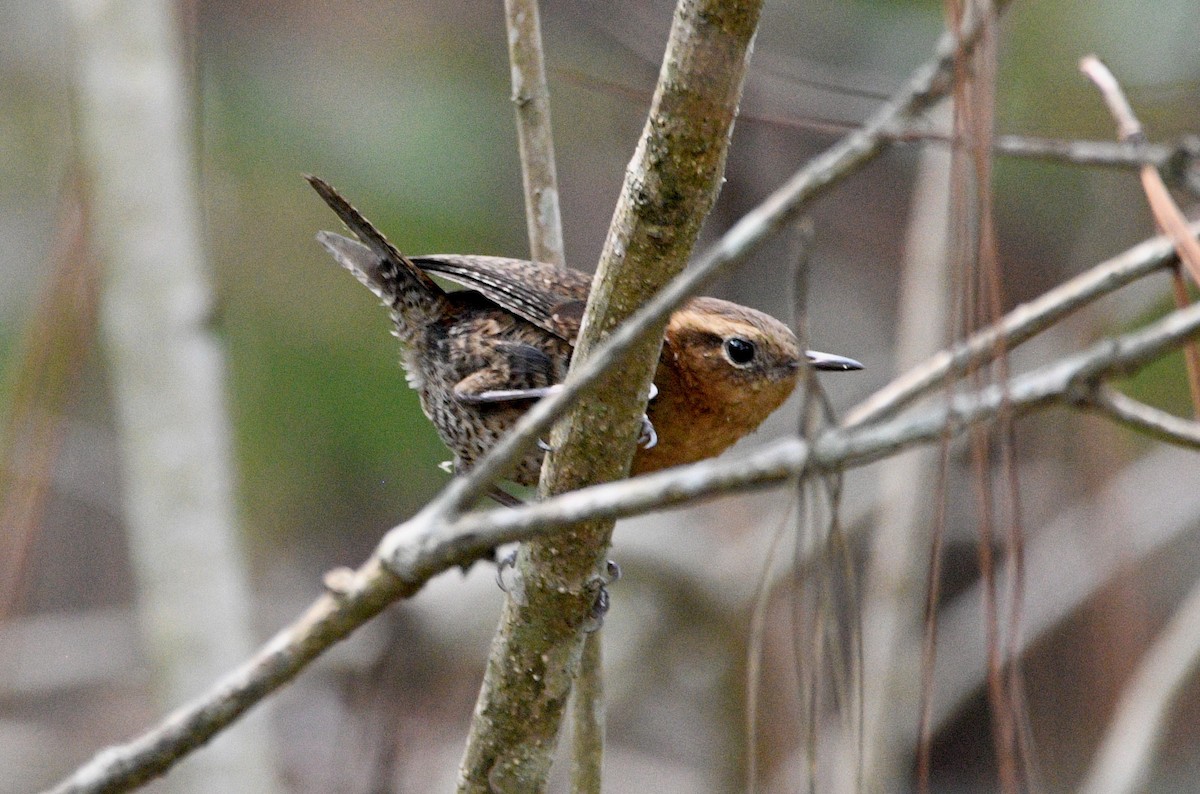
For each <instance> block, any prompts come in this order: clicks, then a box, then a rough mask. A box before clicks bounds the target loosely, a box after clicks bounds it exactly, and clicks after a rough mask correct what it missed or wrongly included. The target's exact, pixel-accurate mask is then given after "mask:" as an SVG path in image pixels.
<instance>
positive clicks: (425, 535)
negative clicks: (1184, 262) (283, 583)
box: [53, 306, 1200, 792]
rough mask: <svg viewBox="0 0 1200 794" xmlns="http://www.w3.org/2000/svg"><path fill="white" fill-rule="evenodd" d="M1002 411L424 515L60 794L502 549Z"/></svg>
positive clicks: (1125, 344)
mask: <svg viewBox="0 0 1200 794" xmlns="http://www.w3.org/2000/svg"><path fill="white" fill-rule="evenodd" d="M1198 332H1200V306H1192V307H1189V308H1188V309H1186V310H1182V311H1177V312H1174V313H1173V314H1171V315H1169V316H1167V317H1165V318H1163V319H1162V320H1160V321H1158V322H1157V323H1155V324H1154V325H1152V326H1149V327H1147V328H1145V329H1142V330H1140V331H1138V332H1135V333H1132V334H1129V335H1127V336H1125V337H1121V338H1119V339H1113V340H1106V341H1104V342H1101V343H1099V344H1098V345H1096V346H1095V347H1093V348H1092V349H1091V350H1089V351H1087V352H1085V353H1082V354H1079V355H1077V356H1075V357H1073V358H1071V359H1068V360H1066V361H1063V362H1060V363H1057V364H1053V365H1049V366H1047V367H1044V368H1042V369H1040V370H1037V371H1035V372H1033V373H1029V374H1027V375H1022V376H1020V377H1017V378H1014V379H1013V381H1012V382H1011V383H1009V384H1007V385H1006V386H1005V387H1004V388H1006V389H1007V391H1008V398H1007V399H1008V401H1009V405H1010V407H1011V408H1012V409H1014V410H1016V411H1018V412H1025V411H1030V410H1034V409H1035V408H1037V407H1038V406H1044V405H1047V404H1053V403H1055V402H1057V401H1061V400H1063V399H1068V400H1071V401H1076V400H1081V399H1082V400H1086V395H1087V393H1088V390H1089V389H1090V388H1091V387H1090V386H1089V385H1088V384H1092V383H1094V382H1095V379H1096V378H1098V377H1103V376H1105V375H1107V374H1108V373H1110V372H1116V371H1124V370H1126V369H1128V368H1130V367H1135V366H1138V365H1140V364H1142V363H1145V361H1147V360H1148V359H1149V358H1151V357H1153V356H1154V355H1157V354H1159V353H1161V352H1163V351H1164V350H1166V349H1168V348H1170V347H1171V346H1172V345H1175V344H1178V343H1179V341H1180V340H1181V339H1183V338H1185V337H1186V336H1187V335H1188V334H1193V335H1194V334H1196V333H1198ZM1001 404H1002V389H1001V387H999V386H993V387H991V388H989V389H987V390H985V391H984V392H982V393H979V394H974V395H961V396H959V397H957V398H956V399H955V400H954V401H953V402H952V403H950V404H948V405H942V406H937V407H934V408H930V409H927V410H925V411H922V412H919V413H917V414H915V415H914V416H912V417H900V418H897V419H893V420H891V421H890V422H888V423H887V424H884V425H880V426H877V427H874V426H873V427H863V428H850V429H832V430H827V431H825V432H824V433H822V434H821V435H820V436H819V437H818V438H817V440H816V442H815V443H814V445H813V446H812V447H811V448H810V447H809V446H808V445H807V444H805V443H804V442H802V441H799V440H798V439H790V440H785V441H781V442H778V443H776V444H772V445H769V446H768V447H766V448H764V449H763V450H762V451H760V452H758V453H756V454H754V455H752V456H749V457H747V458H745V459H742V460H736V461H704V462H701V463H697V464H693V465H691V466H688V467H685V468H681V469H673V470H668V471H663V472H659V473H656V474H652V475H647V476H644V477H637V478H634V479H632V480H627V481H624V482H619V483H609V484H605V485H598V486H594V487H591V488H585V489H583V490H580V491H576V492H573V493H570V494H564V495H562V496H558V497H554V498H553V499H551V500H548V501H546V502H543V503H538V504H531V505H527V506H525V507H522V508H517V509H505V510H497V511H491V512H487V513H477V514H475V513H473V514H470V515H466V516H462V517H461V518H459V519H458V520H457V521H455V522H454V523H444V522H442V523H431V522H430V521H429V520H428V519H427V517H426V516H425V514H421V515H418V516H417V517H415V518H414V519H412V520H410V521H409V522H407V523H405V524H403V525H401V526H399V527H397V528H396V529H394V530H392V531H391V532H390V533H389V538H388V545H389V547H390V548H391V549H392V550H393V565H394V566H395V568H396V570H397V573H395V574H393V573H389V571H388V570H387V569H386V568H384V566H383V565H382V563H381V561H380V560H379V559H378V558H377V557H375V558H372V559H371V560H370V561H369V562H368V563H366V564H365V565H364V566H363V567H362V569H360V570H359V571H350V570H348V569H342V570H340V571H337V572H335V574H334V575H331V576H330V577H328V583H329V586H330V587H331V590H332V591H333V592H332V594H330V595H326V596H323V597H322V598H320V599H318V600H317V601H316V602H315V603H314V604H313V605H312V607H310V608H309V610H308V611H307V612H306V613H305V614H304V615H303V616H302V617H301V618H300V619H299V620H298V621H296V622H295V623H294V624H293V625H291V626H289V627H288V628H286V629H284V630H283V631H281V632H280V633H279V634H277V635H276V636H275V637H274V638H273V639H272V640H271V641H270V642H269V643H267V645H266V646H264V647H263V649H262V650H260V651H259V652H258V653H257V654H256V655H255V656H254V657H253V658H252V659H250V660H249V661H248V662H246V663H245V664H243V665H242V666H240V667H239V668H238V669H236V670H234V671H233V672H231V673H230V674H229V675H227V676H225V677H223V678H222V679H221V680H220V681H218V682H217V684H216V685H214V687H213V688H212V689H211V690H210V691H209V692H207V693H205V694H204V695H203V696H201V697H199V698H197V699H196V700H194V701H192V702H191V703H189V704H187V705H185V706H183V707H182V708H180V709H178V710H177V711H176V712H174V713H173V714H171V715H170V716H168V718H167V719H166V720H164V721H163V723H161V724H160V725H158V726H156V727H155V728H153V729H152V730H150V731H148V732H147V733H146V734H144V735H143V736H141V737H139V738H138V739H136V740H134V741H133V742H131V743H129V744H127V745H123V746H120V747H114V748H110V749H109V750H106V751H105V752H103V753H101V754H99V755H98V756H97V757H96V758H94V759H93V760H92V761H91V762H89V763H88V764H86V765H84V766H83V767H81V768H80V769H79V770H77V771H76V772H75V773H74V774H73V775H72V776H71V777H70V778H68V779H67V780H65V781H63V782H62V783H61V784H60V785H59V786H57V787H56V788H54V789H53V791H54V792H100V791H124V790H127V789H128V788H130V787H131V786H133V785H136V784H137V783H140V782H144V781H146V780H149V779H151V778H153V777H155V776H156V775H159V774H162V772H164V771H165V770H166V769H168V768H170V766H171V765H172V764H173V763H175V762H176V761H177V760H178V759H179V758H180V757H182V756H183V755H185V754H186V753H187V752H189V751H191V750H193V749H195V748H196V747H199V746H200V745H202V744H204V743H205V742H206V741H207V740H208V739H209V738H211V737H212V736H213V735H214V734H216V733H217V732H218V731H219V730H221V729H222V728H223V727H225V726H226V725H228V724H229V723H231V722H233V721H234V720H235V719H237V718H238V717H239V716H240V715H241V714H243V713H244V712H245V711H246V710H247V709H249V708H250V707H251V706H252V705H254V704H255V703H257V702H258V701H259V700H261V699H262V698H263V697H264V696H265V695H266V694H267V693H269V692H271V691H272V690H274V689H276V688H278V687H279V686H281V685H282V684H284V683H286V682H287V681H288V680H290V679H291V678H292V677H293V676H295V675H296V674H297V673H298V672H300V670H302V669H303V668H304V667H305V666H306V665H307V664H308V663H309V662H311V661H312V660H313V659H314V658H316V657H317V656H318V655H319V654H320V653H321V652H323V651H324V650H325V649H327V648H328V647H329V646H330V645H332V644H333V643H334V642H336V641H338V640H340V639H342V638H344V637H345V636H347V635H348V634H349V633H350V632H351V631H353V630H354V629H355V628H357V627H358V626H360V625H362V624H363V623H364V622H366V621H367V620H369V619H370V618H371V617H373V616H374V615H376V614H378V612H379V611H380V610H382V609H383V608H384V607H386V606H387V605H388V604H390V603H391V602H392V601H394V600H396V599H398V598H405V597H409V596H411V595H413V594H415V593H416V592H417V591H418V590H420V589H421V587H423V586H424V584H425V582H427V581H428V580H429V579H430V578H432V577H433V576H435V575H437V574H438V573H441V572H442V571H446V570H449V569H451V568H454V567H458V566H464V565H469V564H470V563H472V562H474V561H475V560H478V559H482V558H484V557H486V556H488V555H489V554H490V553H491V550H492V549H493V548H495V546H497V545H499V544H502V543H509V542H512V541H517V540H529V539H530V538H533V537H539V536H543V535H545V534H547V533H550V532H554V531H556V530H557V529H559V528H560V527H562V526H563V525H564V524H571V523H576V522H579V521H583V520H587V519H591V518H595V517H596V516H610V517H620V516H627V515H634V514H637V513H643V512H647V511H649V510H652V509H655V508H658V507H667V506H671V505H675V504H680V503H682V502H685V501H688V502H690V501H694V500H696V499H699V498H704V497H712V496H716V495H719V494H723V493H729V492H732V491H735V490H746V489H749V488H761V487H765V486H767V485H770V484H772V483H778V482H783V481H786V480H794V478H795V477H797V476H798V475H800V474H804V473H806V472H820V471H824V470H838V469H841V468H845V467H849V466H859V465H864V464H866V463H870V462H872V461H875V460H878V459H879V458H881V457H885V456H886V455H888V454H891V453H893V452H895V451H897V450H900V449H905V448H908V447H911V446H913V445H916V444H921V443H929V442H932V441H934V440H936V439H938V438H939V437H940V435H941V433H942V432H944V428H945V427H947V426H949V427H951V428H953V429H954V430H955V431H961V430H962V429H963V428H965V427H966V426H967V425H968V424H970V423H972V422H980V421H987V420H989V419H991V418H992V417H994V416H995V415H996V412H997V411H998V410H1000V407H1001Z"/></svg>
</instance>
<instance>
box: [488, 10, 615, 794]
mask: <svg viewBox="0 0 1200 794" xmlns="http://www.w3.org/2000/svg"><path fill="white" fill-rule="evenodd" d="M504 9H505V22H506V26H507V29H508V59H509V63H510V64H511V66H512V84H513V86H512V88H513V93H512V99H513V104H514V105H515V106H516V115H517V138H518V140H519V143H520V152H521V177H522V182H523V184H524V187H525V221H526V226H527V227H528V231H529V251H530V258H531V259H533V260H535V261H540V262H549V263H551V264H556V265H565V264H566V253H565V251H564V249H563V235H562V219H561V217H560V212H559V194H558V179H557V176H556V173H555V171H556V169H555V162H554V138H553V136H552V134H551V124H550V89H549V86H548V85H547V84H546V66H545V53H544V50H543V48H542V32H541V23H540V12H539V10H538V3H537V0H505V3H504ZM601 659H602V656H601V647H600V632H599V631H598V630H597V631H593V632H591V633H589V634H588V636H587V638H586V639H585V641H584V651H583V656H582V658H581V659H580V665H579V674H578V676H577V677H576V681H575V686H574V697H573V700H572V726H573V730H572V732H571V789H572V791H578V792H597V794H599V791H600V785H601V771H602V766H603V764H602V761H603V758H604V681H603V669H602V668H601Z"/></svg>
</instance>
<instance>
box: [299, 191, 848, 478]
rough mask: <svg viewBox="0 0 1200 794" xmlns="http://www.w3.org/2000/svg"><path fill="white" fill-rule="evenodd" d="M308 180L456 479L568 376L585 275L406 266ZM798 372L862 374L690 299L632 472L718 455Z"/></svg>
mask: <svg viewBox="0 0 1200 794" xmlns="http://www.w3.org/2000/svg"><path fill="white" fill-rule="evenodd" d="M306 179H307V180H308V182H309V183H310V184H311V185H312V187H313V189H314V190H316V192H317V194H318V195H319V196H320V197H321V198H322V199H323V200H324V201H325V203H326V204H327V205H328V206H329V207H330V208H331V209H332V210H333V211H334V213H335V214H336V215H337V216H338V217H339V218H340V219H341V220H342V222H343V223H344V224H345V226H346V227H347V228H348V229H349V230H350V231H351V232H352V233H353V234H354V236H355V237H356V238H357V240H355V239H351V238H349V237H346V236H343V235H341V234H336V233H334V232H328V231H323V232H319V233H318V234H317V240H318V241H319V242H320V243H321V245H322V246H324V247H325V249H326V250H327V251H328V252H329V253H330V254H331V255H332V256H333V258H334V260H335V261H336V262H337V263H338V264H340V265H341V266H342V267H344V268H345V269H346V270H348V271H350V272H351V273H352V274H353V275H354V276H355V277H356V278H357V279H358V280H359V281H360V282H362V284H364V285H365V286H366V287H367V288H368V289H369V290H371V292H373V293H374V294H375V295H376V296H378V297H379V298H380V299H382V301H383V303H384V304H385V305H386V306H387V307H388V309H389V310H390V312H391V317H392V322H393V326H394V330H393V334H394V335H395V336H396V337H397V338H398V339H399V340H400V343H401V347H402V356H401V362H402V365H403V367H404V369H405V372H406V379H407V381H408V384H409V386H411V387H412V388H413V389H414V390H416V392H417V394H418V397H419V399H420V403H421V408H422V410H423V411H424V413H425V415H426V416H427V417H428V418H429V420H430V421H431V422H432V423H433V426H434V427H435V428H436V430H437V433H438V435H439V437H440V438H441V440H442V441H443V442H444V443H445V444H446V446H447V447H448V448H449V449H450V451H451V452H452V453H453V455H454V460H453V461H452V468H453V470H454V471H455V472H463V471H466V470H467V469H469V468H470V467H471V466H472V465H473V464H474V463H475V461H477V460H478V459H479V458H480V457H481V456H483V455H484V454H486V453H487V451H488V450H489V449H491V447H492V446H493V445H494V444H495V443H496V441H497V440H498V439H499V438H500V437H501V436H502V435H503V434H504V433H505V432H506V431H507V430H508V429H510V428H511V427H512V426H513V425H514V424H515V423H516V421H517V420H518V419H519V418H520V417H521V415H522V414H523V413H524V412H525V411H526V410H528V408H529V406H530V405H531V404H532V403H533V402H534V401H535V400H537V399H540V398H542V397H545V396H546V395H548V394H551V393H553V392H554V391H555V390H556V388H558V386H559V384H561V383H562V381H563V379H564V378H565V377H566V374H567V369H568V367H569V365H570V360H571V353H572V351H573V346H574V342H575V338H576V336H577V334H578V333H579V327H580V323H581V322H582V320H583V311H584V308H585V306H586V304H587V298H588V293H589V291H590V288H591V277H590V276H588V275H587V274H585V273H582V272H580V271H578V270H574V269H572V268H569V267H562V266H557V265H551V264H547V263H543V262H530V261H526V260H521V259H508V258H503V257H494V256H481V255H464V254H436V255H429V256H412V257H409V256H406V255H404V254H402V253H400V251H399V250H397V248H396V247H395V246H394V245H392V243H390V242H389V241H388V240H387V238H386V237H385V236H384V235H383V234H382V233H381V232H380V231H379V230H378V229H376V228H375V226H373V225H372V224H371V223H370V222H369V221H368V220H367V219H366V218H365V217H363V215H362V214H361V213H360V212H359V211H358V210H357V209H355V208H354V207H353V206H352V205H351V204H350V203H349V202H348V201H347V200H346V199H345V198H343V197H342V195H341V194H340V193H338V191H337V190H335V189H334V188H333V187H332V186H331V185H330V184H329V183H328V182H325V181H324V180H322V179H320V178H319V177H315V176H306ZM432 276H438V277H439V278H441V279H443V280H445V281H448V282H450V283H452V284H456V285H458V286H459V287H462V288H463V289H457V290H448V289H444V288H443V287H442V286H441V285H439V284H438V283H437V282H436V281H434V279H433V278H432ZM806 362H807V363H808V364H809V365H811V366H812V367H813V368H815V369H818V370H829V371H839V372H848V371H852V370H860V369H862V368H863V365H862V364H861V363H859V362H858V361H855V360H854V359H851V358H846V357H843V356H838V355H833V354H828V353H820V352H817V351H801V349H800V345H799V343H798V341H797V339H796V336H795V334H794V333H793V332H792V330H791V329H790V328H788V327H787V326H786V325H785V324H784V323H782V322H780V321H779V320H777V319H775V318H774V317H771V316H770V315H768V314H765V313H763V312H760V311H758V310H756V309H751V308H749V307H746V306H741V305H738V304H736V303H731V302H729V301H725V300H721V299H718V298H708V297H696V298H692V299H690V300H689V301H687V302H686V303H684V304H683V305H682V306H681V307H680V308H679V309H677V310H676V311H675V312H674V313H673V314H672V315H671V317H670V319H669V321H668V323H667V326H666V330H665V334H664V338H663V344H662V352H661V355H660V357H659V362H658V367H657V370H656V372H655V376H654V387H653V388H652V390H651V394H652V399H651V400H650V402H649V404H648V407H647V417H646V420H647V421H646V422H644V426H643V432H642V437H641V443H640V444H639V448H638V449H637V451H636V453H635V455H634V458H633V464H632V469H631V474H643V473H647V472H652V471H657V470H660V469H664V468H668V467H671V466H679V465H683V464H687V463H693V462H695V461H698V460H703V459H705V458H709V457H713V456H716V455H719V454H720V453H721V452H723V451H724V450H725V449H727V448H728V447H730V446H731V445H733V443H734V442H736V441H737V440H738V439H740V438H742V437H743V436H745V435H747V434H748V433H751V432H753V431H754V430H755V429H756V428H757V427H758V426H759V425H760V424H761V423H762V422H763V420H765V419H766V418H767V417H768V416H769V415H770V414H771V413H772V412H773V411H774V410H775V409H776V408H778V407H779V406H780V405H781V404H782V403H783V402H784V400H786V399H787V398H788V396H789V395H790V394H791V393H792V391H793V389H794V388H795V386H796V383H797V380H798V378H799V375H800V373H801V371H802V368H803V367H804V366H805V363H806ZM544 454H545V449H544V448H542V445H539V448H535V449H532V450H531V451H530V452H529V453H528V454H527V455H526V456H525V457H524V458H523V459H522V460H521V461H520V462H519V463H518V464H517V466H516V468H515V470H514V471H513V472H512V473H511V475H510V479H511V480H512V481H513V482H515V483H517V484H519V485H525V486H530V485H536V483H537V481H538V476H539V473H540V470H541V465H542V459H543V457H544ZM497 498H498V499H499V500H500V501H504V500H503V499H500V498H499V497H497Z"/></svg>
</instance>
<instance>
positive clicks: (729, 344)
mask: <svg viewBox="0 0 1200 794" xmlns="http://www.w3.org/2000/svg"><path fill="white" fill-rule="evenodd" d="M757 352H758V350H757V348H755V347H754V343H753V342H751V341H749V340H746V339H742V338H741V337H737V336H735V337H732V338H730V339H726V340H725V355H727V356H729V360H730V361H732V362H733V363H734V364H749V363H750V362H751V361H753V360H754V355H755V353H757Z"/></svg>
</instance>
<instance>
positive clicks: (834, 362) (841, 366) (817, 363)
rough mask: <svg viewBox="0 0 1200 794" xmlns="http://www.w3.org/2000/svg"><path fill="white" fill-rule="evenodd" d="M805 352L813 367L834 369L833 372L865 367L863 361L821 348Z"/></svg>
mask: <svg viewBox="0 0 1200 794" xmlns="http://www.w3.org/2000/svg"><path fill="white" fill-rule="evenodd" d="M804 354H805V355H807V356H808V363H809V364H812V367H813V369H823V370H832V371H833V372H851V371H853V370H856V369H863V365H862V364H861V363H859V362H857V361H855V360H854V359H852V358H846V357H845V356H835V355H833V354H832V353H822V352H820V351H819V350H805V351H804Z"/></svg>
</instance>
